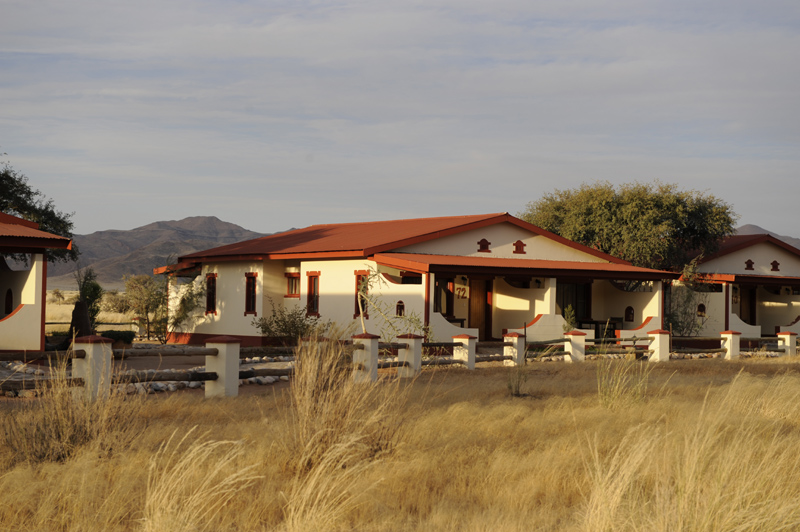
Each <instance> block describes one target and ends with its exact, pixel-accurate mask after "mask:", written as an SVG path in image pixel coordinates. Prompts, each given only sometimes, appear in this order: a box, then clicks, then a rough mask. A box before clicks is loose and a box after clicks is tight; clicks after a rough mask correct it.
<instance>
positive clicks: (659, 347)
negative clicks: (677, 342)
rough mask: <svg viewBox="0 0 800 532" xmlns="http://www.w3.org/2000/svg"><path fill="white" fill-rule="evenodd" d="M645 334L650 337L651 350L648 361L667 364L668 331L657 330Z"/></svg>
mask: <svg viewBox="0 0 800 532" xmlns="http://www.w3.org/2000/svg"><path fill="white" fill-rule="evenodd" d="M647 334H648V336H650V349H652V350H653V353H652V354H651V355H650V356H649V357H648V361H650V362H669V331H665V330H663V329H658V330H655V331H650V332H648V333H647Z"/></svg>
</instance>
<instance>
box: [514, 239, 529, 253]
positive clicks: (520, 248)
mask: <svg viewBox="0 0 800 532" xmlns="http://www.w3.org/2000/svg"><path fill="white" fill-rule="evenodd" d="M526 245H527V244H525V242H523V241H522V240H517V241H516V242H514V253H515V254H517V255H527V252H526V251H525V246H526Z"/></svg>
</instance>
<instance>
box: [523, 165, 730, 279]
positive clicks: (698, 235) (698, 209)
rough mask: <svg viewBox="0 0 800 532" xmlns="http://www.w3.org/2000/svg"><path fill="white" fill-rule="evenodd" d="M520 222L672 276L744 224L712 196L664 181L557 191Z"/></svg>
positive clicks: (532, 206) (531, 206)
mask: <svg viewBox="0 0 800 532" xmlns="http://www.w3.org/2000/svg"><path fill="white" fill-rule="evenodd" d="M518 216H519V217H520V218H522V219H523V220H526V221H528V222H530V223H532V224H534V225H537V226H539V227H541V228H542V229H546V230H547V231H550V232H553V233H556V234H558V235H561V236H563V237H565V238H569V239H570V240H574V241H575V242H579V243H581V244H585V245H587V246H590V247H592V248H595V249H597V250H599V251H603V252H605V253H608V254H610V255H614V256H616V257H619V258H622V259H625V260H627V261H629V262H631V263H632V264H634V265H636V266H642V267H645V268H656V269H662V270H672V271H682V270H683V268H684V266H685V265H686V264H688V262H689V261H690V260H691V259H692V258H693V257H694V256H696V255H697V254H703V255H707V254H710V253H713V252H714V251H716V250H717V249H718V247H719V243H720V241H721V240H722V239H723V238H724V237H726V236H729V235H732V234H733V233H734V223H735V221H736V220H737V218H738V216H737V215H736V214H735V213H734V212H733V209H732V207H731V205H729V204H728V203H726V202H724V201H722V200H720V199H719V198H716V197H715V196H713V195H711V194H707V193H703V192H697V191H694V190H689V191H686V190H679V189H678V187H677V186H676V185H674V184H664V183H661V182H658V181H656V182H654V183H649V184H644V183H638V182H637V183H629V184H623V185H619V186H617V187H615V186H614V185H612V184H611V183H608V182H596V183H593V184H583V185H582V186H580V187H579V188H575V189H569V190H555V191H554V192H550V193H547V194H545V195H544V196H542V197H541V198H540V199H538V200H536V201H532V202H530V203H528V205H527V207H526V210H525V211H523V212H521V213H519V215H518Z"/></svg>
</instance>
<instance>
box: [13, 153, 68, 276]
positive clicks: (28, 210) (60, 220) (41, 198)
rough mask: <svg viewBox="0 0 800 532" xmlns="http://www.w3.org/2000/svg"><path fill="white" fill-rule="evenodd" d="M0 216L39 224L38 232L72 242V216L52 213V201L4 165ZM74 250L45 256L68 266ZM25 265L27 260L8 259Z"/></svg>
mask: <svg viewBox="0 0 800 532" xmlns="http://www.w3.org/2000/svg"><path fill="white" fill-rule="evenodd" d="M0 212H3V213H5V214H11V215H13V216H17V217H19V218H23V219H25V220H30V221H32V222H36V223H38V224H39V228H40V229H41V230H42V231H46V232H48V233H53V234H55V235H59V236H64V237H67V238H70V239H71V238H72V214H65V213H63V212H61V211H59V210H57V209H56V207H55V204H54V203H53V200H52V199H50V198H48V197H46V196H45V195H44V194H42V193H41V192H39V191H38V190H36V189H34V188H31V186H30V185H29V184H28V178H27V177H25V176H24V175H23V174H21V173H19V172H17V171H16V170H14V169H13V168H12V167H11V166H10V165H9V164H8V163H3V166H2V168H0ZM78 254H79V252H78V249H77V247H75V245H74V244H73V246H72V249H52V250H50V251H48V253H47V259H48V260H49V261H50V262H69V261H74V260H77V259H78ZM8 256H9V257H10V258H12V259H15V260H19V261H22V262H27V256H25V255H20V254H11V255H8Z"/></svg>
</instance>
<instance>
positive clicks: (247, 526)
mask: <svg viewBox="0 0 800 532" xmlns="http://www.w3.org/2000/svg"><path fill="white" fill-rule="evenodd" d="M329 345H330V346H331V347H330V350H331V351H332V352H331V351H325V350H323V352H320V351H319V350H315V349H311V348H309V349H308V350H307V351H306V352H305V353H304V355H305V363H306V364H307V366H306V367H305V368H303V362H304V361H303V358H304V357H301V359H300V361H299V362H298V377H297V380H296V381H294V383H293V387H283V388H281V387H273V388H260V389H259V390H263V395H247V396H241V397H238V398H235V399H220V400H204V399H202V397H200V396H195V395H191V394H189V393H177V394H174V395H172V396H168V397H167V396H156V397H153V396H149V397H148V398H147V399H146V400H144V401H143V402H142V405H141V408H140V409H139V410H137V411H136V413H135V419H136V422H137V423H142V424H143V425H146V428H144V429H143V430H138V431H137V432H136V435H135V437H133V438H132V439H130V440H127V441H125V443H123V444H122V445H121V446H119V447H117V448H116V449H115V450H114V452H112V453H106V452H98V450H99V449H101V448H100V447H99V446H97V445H94V444H91V443H89V444H85V445H81V446H78V447H76V448H75V449H74V450H73V452H72V453H70V454H69V456H67V457H65V458H63V459H61V461H49V460H39V461H33V460H29V459H12V458H13V457H14V456H17V455H16V454H15V453H17V452H18V451H17V450H15V449H13V448H12V446H11V445H10V444H9V443H6V444H5V445H4V446H3V447H2V449H0V459H1V460H0V463H2V464H3V465H2V471H1V472H0V530H35V531H38V530H42V531H50V530H54V531H73V530H74V531H78V530H80V531H100V530H109V531H128V530H156V529H169V530H182V529H196V530H203V529H206V530H215V531H216V530H219V531H234V530H236V531H243V530H246V531H249V530H254V531H266V530H285V531H287V532H288V531H294V530H370V531H372V530H374V531H379V532H380V531H394V530H402V531H406V530H410V531H423V530H424V531H429V530H432V531H440V530H441V531H456V530H466V531H489V530H492V531H495V530H503V531H505V530H510V531H517V530H519V531H529V530H547V531H561V530H567V531H588V530H591V531H603V530H624V531H627V530H631V531H633V530H637V531H641V530H648V531H649V530H719V531H722V530H796V529H800V506H798V505H797V504H796V501H797V500H798V497H800V477H798V476H797V474H796V470H797V468H798V465H800V464H798V460H800V453H797V452H796V448H797V447H798V444H800V400H798V399H800V397H799V396H800V376H798V374H797V369H798V367H799V366H798V360H797V359H793V360H789V359H785V358H784V359H781V360H780V361H775V360H770V361H743V362H740V363H735V362H734V363H731V362H726V361H722V360H703V361H674V362H670V363H664V364H650V365H647V366H646V367H645V368H644V369H646V371H647V387H646V389H645V390H644V391H643V393H641V394H638V395H637V396H636V400H635V401H629V400H624V401H619V402H617V403H616V404H615V407H614V408H608V407H607V406H604V405H603V403H602V398H601V393H600V391H599V386H598V369H599V368H600V365H599V364H598V363H595V362H586V363H583V364H560V363H555V362H553V363H536V364H529V365H528V366H526V367H525V368H524V369H523V371H524V372H525V373H526V375H525V377H526V379H527V380H526V387H525V391H526V394H525V395H524V396H521V397H512V396H510V395H509V393H508V379H509V372H510V371H517V370H515V369H514V368H506V367H502V366H500V365H498V364H487V365H479V369H478V370H476V371H474V372H469V371H466V370H464V369H462V368H449V369H437V370H426V371H425V372H423V374H422V376H421V377H420V378H418V379H417V380H415V381H408V382H407V381H397V380H396V379H395V378H394V377H392V376H391V375H385V376H383V379H382V380H381V381H380V382H379V383H376V384H374V385H366V386H367V387H366V388H363V387H362V388H359V387H358V386H353V387H352V388H351V390H352V392H348V393H345V392H344V391H343V390H344V389H345V388H346V387H347V386H349V385H351V384H354V383H353V382H352V380H351V379H350V378H349V374H348V372H347V371H346V367H344V366H341V362H338V361H337V360H339V359H340V357H343V356H345V357H346V354H345V353H342V352H341V351H340V350H339V348H338V347H337V346H336V344H329ZM337 350H338V351H339V352H338V354H337ZM315 352H316V355H315ZM314 356H320V357H329V358H330V360H331V361H337V362H335V363H334V362H331V363H334V365H339V366H341V367H342V368H344V369H343V371H342V373H341V376H340V377H337V378H335V379H330V378H328V377H329V375H327V374H326V376H325V378H323V379H320V378H318V377H319V375H317V376H316V377H315V376H314V375H313V373H314V372H319V371H320V370H321V366H319V365H318V364H321V363H322V362H321V361H320V360H316V359H314V358H313V357H314ZM345 360H346V359H345ZM614 363H624V362H623V361H617V362H612V364H614ZM308 368H315V369H314V370H313V371H312V374H309V375H305V376H304V375H303V371H305V369H308ZM637 369H638V368H637ZM617 370H618V371H622V366H619V367H618V368H617ZM332 371H333V370H332ZM609 371H612V372H613V371H615V368H610V369H609ZM304 378H305V379H306V380H303V379H304ZM303 387H305V388H303ZM363 397H369V398H370V399H368V400H363V401H362V398H363ZM360 401H361V402H360ZM36 402H40V403H44V401H43V399H35V400H15V401H14V402H11V401H7V402H4V403H2V404H0V412H2V416H3V418H2V421H3V422H5V421H7V420H8V419H9V416H12V415H16V414H15V412H17V411H21V410H22V409H23V408H26V407H23V406H22V405H28V404H31V405H32V404H34V403H36ZM327 402H339V404H338V405H327V404H326V405H323V403H327ZM348 404H352V405H353V407H352V409H351V410H348V408H347V406H348ZM356 405H357V406H356ZM375 412H380V413H379V414H375ZM394 416H398V417H394ZM22 419H25V418H24V417H22V418H20V420H22ZM336 419H339V420H340V421H341V422H340V423H336V422H335V420H336ZM389 420H391V423H388V424H387V422H388V421H389ZM19 422H20V423H23V422H24V421H19ZM386 427H391V430H389V431H388V432H387V431H386ZM107 430H108V431H109V432H116V431H118V430H121V429H120V428H108V429H107ZM375 442H380V443H379V444H376V443H375ZM189 514H191V515H189ZM192 515H194V516H197V517H194V518H193V517H191V516H192ZM165 527H166V528H165Z"/></svg>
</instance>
